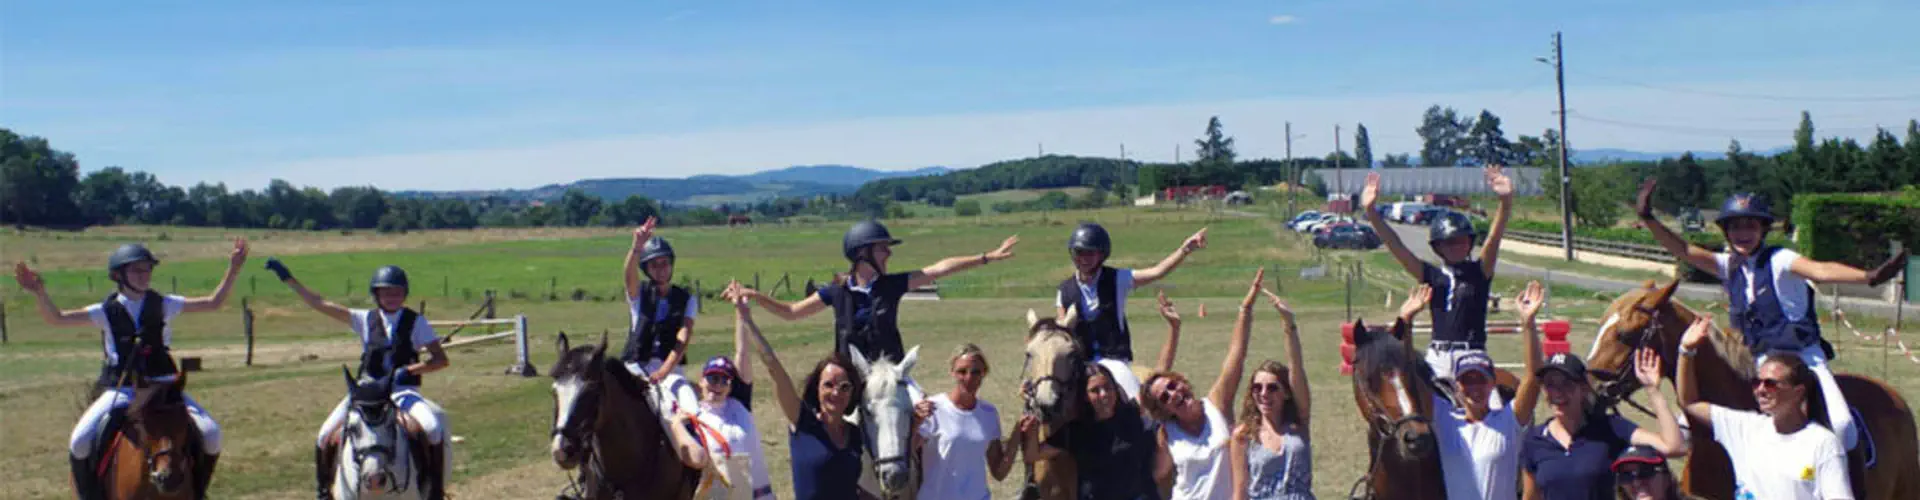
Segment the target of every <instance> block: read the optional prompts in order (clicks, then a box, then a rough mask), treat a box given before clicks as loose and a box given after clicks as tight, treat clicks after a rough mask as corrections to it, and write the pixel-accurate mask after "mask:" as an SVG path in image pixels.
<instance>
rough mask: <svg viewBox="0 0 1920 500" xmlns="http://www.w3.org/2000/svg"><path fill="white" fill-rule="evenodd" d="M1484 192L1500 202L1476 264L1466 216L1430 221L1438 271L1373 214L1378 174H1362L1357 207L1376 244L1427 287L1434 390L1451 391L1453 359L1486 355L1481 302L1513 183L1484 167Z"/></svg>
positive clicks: (1490, 278)
mask: <svg viewBox="0 0 1920 500" xmlns="http://www.w3.org/2000/svg"><path fill="white" fill-rule="evenodd" d="M1485 176H1486V181H1487V187H1489V188H1491V189H1492V190H1493V192H1494V194H1496V195H1499V196H1500V208H1499V210H1498V211H1497V212H1494V215H1493V225H1492V226H1491V227H1490V228H1489V229H1488V230H1487V241H1486V243H1485V244H1483V245H1482V246H1481V247H1480V258H1479V259H1474V258H1473V256H1472V252H1473V243H1474V240H1475V239H1476V238H1477V237H1478V235H1477V234H1475V231H1474V228H1473V221H1472V220H1471V219H1469V218H1467V215H1466V214H1463V213H1460V212H1454V211H1447V212H1446V213H1443V214H1440V215H1438V216H1435V217H1434V218H1433V221H1432V223H1431V224H1430V225H1429V229H1428V238H1427V244H1428V245H1430V246H1432V248H1433V253H1434V255H1438V256H1439V257H1440V260H1441V263H1440V265H1437V266H1436V265H1433V264H1429V263H1426V262H1421V261H1420V258H1419V257H1415V256H1414V255H1413V252H1412V251H1409V250H1407V246H1406V244H1405V243H1402V242H1401V241H1400V236H1399V235H1398V233H1395V232H1394V230H1393V228H1392V227H1388V226H1387V221H1386V219H1384V218H1383V216H1382V215H1381V214H1380V212H1379V211H1376V210H1374V209H1373V205H1374V202H1376V201H1378V200H1379V197H1380V174H1367V185H1366V188H1365V189H1363V190H1362V191H1361V192H1360V205H1361V207H1362V208H1363V211H1364V212H1366V214H1367V221H1368V222H1370V223H1372V224H1373V229H1374V231H1375V232H1377V233H1379V234H1380V240H1381V241H1383V242H1385V243H1386V245H1387V249H1388V250H1390V251H1392V252H1393V257H1394V259H1395V260H1398V261H1400V265H1401V267H1404V268H1406V270H1407V273H1408V274H1412V275H1413V277H1414V279H1417V280H1420V282H1421V283H1424V284H1426V285H1428V286H1431V287H1433V295H1432V298H1431V300H1430V302H1429V306H1430V307H1429V308H1428V309H1430V310H1431V311H1432V314H1433V335H1432V337H1433V338H1432V340H1431V341H1430V343H1428V344H1427V355H1426V359H1427V365H1428V366H1430V367H1432V368H1433V375H1434V380H1435V382H1437V384H1436V385H1437V386H1439V387H1440V388H1441V389H1443V390H1445V391H1446V392H1452V391H1451V389H1452V388H1451V384H1447V383H1446V382H1447V381H1451V380H1453V376H1454V374H1453V368H1454V360H1455V358H1458V357H1461V356H1465V355H1468V354H1471V353H1481V354H1485V353H1486V351H1487V297H1488V294H1489V293H1490V291H1491V289H1492V287H1493V273H1494V270H1495V269H1496V268H1497V267H1498V266H1497V264H1498V263H1499V260H1500V241H1501V240H1502V239H1503V237H1504V236H1505V234H1506V229H1507V217H1508V216H1509V214H1511V213H1512V212H1513V180H1512V179H1511V178H1509V177H1507V175H1506V174H1505V173H1503V172H1502V170H1501V168H1500V167H1499V166H1498V165H1496V166H1491V167H1487V168H1486V171H1485Z"/></svg>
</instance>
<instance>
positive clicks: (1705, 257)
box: [1634, 179, 1720, 276]
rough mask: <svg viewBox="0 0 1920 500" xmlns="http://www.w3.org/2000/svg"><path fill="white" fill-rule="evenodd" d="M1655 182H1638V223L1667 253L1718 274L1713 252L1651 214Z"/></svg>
mask: <svg viewBox="0 0 1920 500" xmlns="http://www.w3.org/2000/svg"><path fill="white" fill-rule="evenodd" d="M1656 184H1658V182H1657V181H1655V180H1654V179H1647V181H1646V182H1644V183H1641V184H1640V195H1639V197H1638V198H1636V199H1635V201H1634V208H1635V210H1636V212H1638V213H1639V215H1640V224H1641V225H1643V226H1647V231H1648V232H1651V233H1653V240H1654V241H1658V242H1660V247H1661V248H1665V249H1667V253H1670V254H1673V257H1674V258H1677V259H1680V260H1683V261H1686V262H1687V264H1688V265H1691V266H1693V267H1694V268H1695V269H1699V270H1702V271H1706V272H1708V273H1712V274H1713V275H1714V276H1720V264H1719V263H1718V262H1716V261H1715V260H1714V258H1713V252H1711V251H1708V250H1707V249H1705V248H1700V247H1698V246H1694V245H1693V244H1692V243H1688V242H1687V240H1686V239H1685V238H1681V237H1680V235H1678V234H1674V232H1673V230H1672V229H1667V225H1666V224H1662V223H1661V222H1660V218H1659V217H1654V216H1653V189H1654V186H1655V185H1656Z"/></svg>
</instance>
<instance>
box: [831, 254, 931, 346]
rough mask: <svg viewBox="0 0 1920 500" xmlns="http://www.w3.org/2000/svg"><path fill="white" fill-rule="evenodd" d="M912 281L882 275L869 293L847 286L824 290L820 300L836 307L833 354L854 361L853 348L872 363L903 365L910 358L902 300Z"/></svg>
mask: <svg viewBox="0 0 1920 500" xmlns="http://www.w3.org/2000/svg"><path fill="white" fill-rule="evenodd" d="M911 277H912V274H911V273H894V274H887V275H882V276H880V277H879V278H878V279H875V280H874V281H873V283H872V284H871V286H870V288H868V289H867V290H858V289H854V288H852V287H848V286H846V285H845V284H843V283H831V284H828V285H827V286H826V287H824V288H821V289H820V291H819V292H818V293H819V294H820V300H821V301H822V302H826V303H827V305H829V306H833V350H834V352H835V353H837V354H839V355H840V359H852V358H851V357H849V356H847V346H849V345H851V346H854V347H858V348H860V354H861V355H864V356H866V357H867V359H868V360H870V361H873V360H879V359H881V358H887V359H891V360H894V361H900V360H901V359H903V358H905V357H906V356H907V348H906V346H905V344H904V343H903V342H902V341H901V340H900V324H899V322H898V321H899V312H900V297H902V296H905V295H906V294H907V285H908V284H909V279H910V278H911Z"/></svg>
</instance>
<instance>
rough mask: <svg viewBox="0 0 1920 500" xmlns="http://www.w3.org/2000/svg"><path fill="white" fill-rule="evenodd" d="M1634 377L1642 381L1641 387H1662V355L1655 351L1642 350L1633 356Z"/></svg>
mask: <svg viewBox="0 0 1920 500" xmlns="http://www.w3.org/2000/svg"><path fill="white" fill-rule="evenodd" d="M1633 376H1634V378H1638V379H1640V386H1641V387H1656V386H1659V385H1660V353H1658V352H1654V350H1653V349H1641V350H1640V351H1639V352H1638V353H1636V354H1634V355H1633Z"/></svg>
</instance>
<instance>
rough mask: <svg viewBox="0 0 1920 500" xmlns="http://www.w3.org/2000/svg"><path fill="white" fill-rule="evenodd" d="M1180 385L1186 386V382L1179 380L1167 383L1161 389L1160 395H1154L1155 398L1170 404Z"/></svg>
mask: <svg viewBox="0 0 1920 500" xmlns="http://www.w3.org/2000/svg"><path fill="white" fill-rule="evenodd" d="M1182 387H1186V384H1184V383H1180V382H1174V383H1171V384H1167V388H1166V389H1163V390H1161V391H1160V395H1159V396H1156V397H1155V399H1159V400H1160V402H1161V403H1165V404H1168V405H1172V404H1173V397H1174V394H1176V393H1178V392H1179V391H1180V388H1182Z"/></svg>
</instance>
